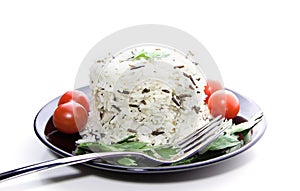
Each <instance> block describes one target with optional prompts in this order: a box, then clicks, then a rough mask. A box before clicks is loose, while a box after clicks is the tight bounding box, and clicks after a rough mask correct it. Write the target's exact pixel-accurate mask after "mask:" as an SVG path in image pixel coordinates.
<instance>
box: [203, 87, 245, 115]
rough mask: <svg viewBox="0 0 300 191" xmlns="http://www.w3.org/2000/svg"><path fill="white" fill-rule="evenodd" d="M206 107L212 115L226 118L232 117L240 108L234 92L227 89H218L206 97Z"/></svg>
mask: <svg viewBox="0 0 300 191" xmlns="http://www.w3.org/2000/svg"><path fill="white" fill-rule="evenodd" d="M208 108H209V110H210V113H211V115H212V116H214V117H217V116H218V115H222V116H223V117H225V118H226V119H232V118H234V117H236V116H237V114H238V112H239V110H240V102H239V100H238V98H237V97H236V95H235V94H234V93H232V92H230V91H228V90H218V91H216V92H214V93H213V94H212V95H211V96H210V98H209V99H208Z"/></svg>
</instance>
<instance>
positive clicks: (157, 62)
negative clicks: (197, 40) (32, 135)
mask: <svg viewBox="0 0 300 191" xmlns="http://www.w3.org/2000/svg"><path fill="white" fill-rule="evenodd" d="M141 50H144V51H145V52H156V53H163V54H164V55H166V54H167V55H169V56H166V57H161V58H155V59H149V60H147V59H143V58H142V59H140V60H134V59H132V57H133V56H134V55H136V54H137V53H138V52H140V51H141ZM191 54H192V53H190V55H185V54H183V53H180V52H179V51H178V50H174V49H172V48H168V47H162V46H157V45H155V46H152V45H146V46H145V45H144V46H136V47H133V48H128V49H126V50H123V51H121V52H119V53H117V54H115V55H114V56H111V58H109V59H106V60H98V61H97V62H95V64H94V65H93V66H92V67H91V69H90V88H91V95H92V103H93V104H92V109H91V112H90V114H89V120H88V124H87V126H86V128H85V130H83V131H82V132H80V133H81V135H82V137H83V138H82V140H79V141H78V143H81V142H89V141H98V140H101V141H103V142H104V143H106V144H111V143H116V142H118V141H120V140H122V139H124V138H127V137H129V136H130V135H135V136H136V137H135V140H136V141H142V142H146V143H148V144H149V145H162V144H168V143H174V142H176V141H178V140H180V139H182V138H184V137H185V136H187V135H188V134H189V133H191V132H193V131H195V130H196V129H197V128H199V127H201V126H202V125H204V124H205V123H207V122H208V121H209V119H210V118H211V116H210V114H209V111H208V108H207V105H206V104H205V103H204V99H205V94H204V86H205V85H206V80H205V76H204V74H203V72H202V71H201V70H200V68H199V67H198V66H197V63H194V62H193V61H192V60H191V59H190V57H191Z"/></svg>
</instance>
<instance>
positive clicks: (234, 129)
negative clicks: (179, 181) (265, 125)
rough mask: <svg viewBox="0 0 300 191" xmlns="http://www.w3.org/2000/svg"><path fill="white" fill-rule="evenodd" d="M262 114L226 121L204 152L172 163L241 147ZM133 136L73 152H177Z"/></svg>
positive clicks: (89, 144) (90, 144)
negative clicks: (226, 124) (220, 131)
mask: <svg viewBox="0 0 300 191" xmlns="http://www.w3.org/2000/svg"><path fill="white" fill-rule="evenodd" d="M262 116H263V113H258V114H256V115H254V116H253V117H251V118H250V119H249V120H248V121H247V122H243V123H240V124H238V125H235V124H233V123H232V121H231V120H229V121H226V122H227V123H231V126H230V127H229V128H228V129H227V130H226V131H225V132H224V134H222V135H220V136H219V137H218V138H217V139H215V140H214V141H213V142H212V143H211V144H209V145H208V146H207V147H206V149H204V152H203V151H202V152H199V153H196V154H195V155H193V156H191V157H189V158H187V159H184V160H182V161H179V162H176V163H174V164H172V165H182V164H189V163H193V162H196V161H202V160H207V159H210V158H214V157H216V156H220V155H223V154H226V153H229V152H232V151H234V150H237V149H239V148H241V147H242V146H243V145H245V144H247V143H248V142H250V141H251V139H252V129H253V127H254V126H255V125H256V124H257V123H259V122H260V121H261V120H262ZM134 138H135V135H130V136H129V137H126V138H124V139H123V140H121V141H119V142H118V143H114V144H105V143H103V142H101V141H98V142H86V143H81V144H79V145H77V148H76V150H75V154H78V155H79V154H84V153H90V152H109V151H138V152H144V153H146V154H149V155H151V156H154V155H156V154H158V155H160V156H161V157H164V158H170V157H171V156H172V155H174V154H176V153H177V151H176V149H175V148H173V147H171V146H169V147H159V146H151V145H148V144H147V143H144V142H139V141H134ZM117 162H118V163H119V164H121V165H125V166H137V161H135V160H134V159H131V158H128V157H124V158H121V159H118V161H117Z"/></svg>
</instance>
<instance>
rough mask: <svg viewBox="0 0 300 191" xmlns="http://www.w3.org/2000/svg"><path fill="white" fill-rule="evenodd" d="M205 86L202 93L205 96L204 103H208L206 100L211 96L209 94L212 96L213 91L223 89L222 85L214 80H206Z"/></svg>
mask: <svg viewBox="0 0 300 191" xmlns="http://www.w3.org/2000/svg"><path fill="white" fill-rule="evenodd" d="M206 83H207V84H206V86H205V88H204V92H205V94H206V98H205V100H204V101H205V103H208V99H209V97H210V96H211V94H213V93H214V92H215V91H217V90H221V89H223V87H222V85H221V83H220V82H218V81H216V80H209V79H208V80H206Z"/></svg>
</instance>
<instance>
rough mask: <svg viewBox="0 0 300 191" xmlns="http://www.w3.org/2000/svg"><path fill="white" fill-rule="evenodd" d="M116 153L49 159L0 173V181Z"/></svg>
mask: <svg viewBox="0 0 300 191" xmlns="http://www.w3.org/2000/svg"><path fill="white" fill-rule="evenodd" d="M112 154H113V155H116V154H117V153H116V152H114V153H112V152H103V153H89V154H84V155H77V156H71V157H65V158H60V159H54V160H49V161H45V162H41V163H37V164H33V165H29V166H25V167H21V168H17V169H14V170H10V171H7V172H3V173H0V182H2V181H5V180H9V179H12V178H16V177H20V176H23V175H27V174H31V173H34V172H41V171H46V170H49V169H54V168H58V167H63V166H69V165H74V164H78V163H84V162H88V161H91V160H94V159H99V158H101V157H105V156H110V155H112Z"/></svg>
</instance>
